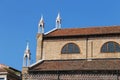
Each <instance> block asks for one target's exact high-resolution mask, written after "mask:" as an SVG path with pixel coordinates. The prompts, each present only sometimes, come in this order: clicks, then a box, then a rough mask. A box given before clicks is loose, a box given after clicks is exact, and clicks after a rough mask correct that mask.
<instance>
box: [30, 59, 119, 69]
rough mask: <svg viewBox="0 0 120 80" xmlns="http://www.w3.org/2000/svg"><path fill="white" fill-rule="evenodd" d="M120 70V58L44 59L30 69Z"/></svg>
mask: <svg viewBox="0 0 120 80" xmlns="http://www.w3.org/2000/svg"><path fill="white" fill-rule="evenodd" d="M57 70H59V71H68V70H120V59H107V60H106V59H105V60H104V59H96V60H92V61H87V60H44V61H43V62H42V63H39V64H36V65H35V66H33V67H31V68H29V71H57Z"/></svg>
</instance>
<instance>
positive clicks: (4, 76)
mask: <svg viewBox="0 0 120 80" xmlns="http://www.w3.org/2000/svg"><path fill="white" fill-rule="evenodd" d="M0 80H22V79H21V72H20V71H18V70H16V69H14V68H12V67H9V66H6V65H3V64H0Z"/></svg>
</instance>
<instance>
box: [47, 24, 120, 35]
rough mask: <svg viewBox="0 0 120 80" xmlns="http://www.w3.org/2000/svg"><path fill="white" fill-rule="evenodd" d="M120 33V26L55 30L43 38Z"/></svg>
mask: <svg viewBox="0 0 120 80" xmlns="http://www.w3.org/2000/svg"><path fill="white" fill-rule="evenodd" d="M115 33H120V26H108V27H88V28H68V29H56V30H54V31H52V32H50V33H48V34H46V35H45V37H58V36H80V35H97V34H98V35H101V34H115Z"/></svg>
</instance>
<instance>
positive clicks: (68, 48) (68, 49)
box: [61, 43, 80, 54]
mask: <svg viewBox="0 0 120 80" xmlns="http://www.w3.org/2000/svg"><path fill="white" fill-rule="evenodd" d="M61 53H62V54H66V53H70V54H72V53H80V49H79V47H78V46H77V45H76V44H74V43H68V44H66V45H64V46H63V48H62V50H61Z"/></svg>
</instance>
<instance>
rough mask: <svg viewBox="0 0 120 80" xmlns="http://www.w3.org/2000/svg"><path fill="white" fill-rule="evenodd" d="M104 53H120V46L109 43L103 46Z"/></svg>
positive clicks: (115, 43)
mask: <svg viewBox="0 0 120 80" xmlns="http://www.w3.org/2000/svg"><path fill="white" fill-rule="evenodd" d="M101 52H102V53H114V52H120V45H119V44H118V43H117V42H113V41H109V42H106V43H104V44H103V46H102V48H101Z"/></svg>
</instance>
